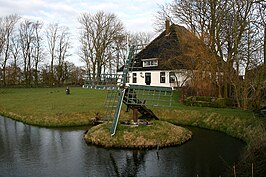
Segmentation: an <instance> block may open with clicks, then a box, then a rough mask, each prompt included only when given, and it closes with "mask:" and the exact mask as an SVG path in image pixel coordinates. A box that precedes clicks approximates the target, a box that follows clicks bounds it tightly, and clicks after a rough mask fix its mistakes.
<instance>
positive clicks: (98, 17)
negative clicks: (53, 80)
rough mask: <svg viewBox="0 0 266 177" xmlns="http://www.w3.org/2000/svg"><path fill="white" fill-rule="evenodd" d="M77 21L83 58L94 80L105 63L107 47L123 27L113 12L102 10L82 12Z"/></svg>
mask: <svg viewBox="0 0 266 177" xmlns="http://www.w3.org/2000/svg"><path fill="white" fill-rule="evenodd" d="M78 21H79V23H80V25H81V34H80V41H81V45H82V47H81V49H82V50H81V52H82V53H83V56H84V57H83V59H85V62H86V63H87V64H86V65H87V66H88V67H91V72H92V74H93V76H92V77H93V80H96V79H97V78H99V76H100V74H101V73H102V69H103V66H104V65H105V64H106V63H107V62H106V60H108V59H107V57H106V56H108V55H107V54H108V51H107V49H108V48H109V47H110V46H112V44H113V43H114V42H115V39H116V38H117V37H118V36H119V35H121V33H122V32H123V29H124V28H123V25H122V23H121V22H120V20H119V19H118V18H117V16H116V15H115V14H112V13H109V14H108V13H104V12H102V11H100V12H97V13H96V14H95V15H92V14H88V13H83V14H81V16H80V17H79V19H78ZM95 76H97V77H96V78H95Z"/></svg>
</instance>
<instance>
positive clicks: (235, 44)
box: [158, 0, 265, 107]
mask: <svg viewBox="0 0 266 177" xmlns="http://www.w3.org/2000/svg"><path fill="white" fill-rule="evenodd" d="M263 9H264V10H263ZM258 14H264V15H260V18H259V17H257V18H256V19H257V20H254V19H252V18H253V17H254V16H256V15H257V16H258ZM158 16H159V17H160V18H158V19H161V22H164V20H163V21H162V17H170V18H171V20H172V21H175V22H177V23H181V24H185V25H186V26H187V28H188V29H189V30H190V31H191V32H193V33H194V34H195V35H196V36H198V37H199V38H200V39H201V40H203V41H204V42H205V44H206V45H207V46H209V48H210V49H211V51H212V52H213V53H214V54H215V55H216V56H217V60H216V62H214V63H213V66H212V67H213V69H215V68H216V69H215V71H217V72H218V73H222V75H221V77H220V74H219V75H218V81H219V82H218V83H217V85H218V87H219V90H220V91H219V93H220V94H219V95H223V96H224V97H227V96H230V97H233V98H234V99H235V100H236V102H237V105H238V107H243V92H244V91H243V90H244V86H243V85H245V84H244V83H243V80H242V79H241V78H240V77H239V75H241V74H243V73H245V70H248V69H250V67H251V65H254V63H257V64H258V63H259V62H258V61H259V60H260V57H258V56H259V53H260V51H261V49H262V47H261V45H260V44H259V43H258V42H259V40H257V39H259V38H261V34H262V31H263V30H264V28H265V24H264V27H263V25H262V24H260V25H258V24H257V25H256V23H258V21H260V22H259V23H261V22H262V21H263V18H264V19H265V2H264V1H255V0H247V1H238V0H233V1H228V0H208V1H199V0H182V1H181V0H175V1H173V2H172V3H169V4H166V5H165V6H162V7H161V10H160V11H159V12H158ZM254 26H257V27H256V28H254ZM258 26H260V27H258ZM261 27H263V30H261V31H256V30H254V29H261ZM261 53H263V52H261ZM264 54H265V52H264ZM257 64H256V65H257ZM218 66H219V67H218ZM221 66H222V67H221ZM246 81H247V80H246ZM246 85H251V83H249V84H246ZM222 87H223V88H224V89H223V94H222V92H221V91H222V90H221V88H222ZM247 88H248V87H247ZM257 88H258V87H257ZM257 88H256V91H258V92H260V91H259V90H260V89H257ZM247 90H249V89H247Z"/></svg>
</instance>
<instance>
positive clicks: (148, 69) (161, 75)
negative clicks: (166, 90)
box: [128, 21, 217, 88]
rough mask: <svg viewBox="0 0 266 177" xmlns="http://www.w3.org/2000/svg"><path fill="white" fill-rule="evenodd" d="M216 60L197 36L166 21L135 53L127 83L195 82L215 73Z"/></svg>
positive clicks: (162, 84)
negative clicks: (159, 31)
mask: <svg viewBox="0 0 266 177" xmlns="http://www.w3.org/2000/svg"><path fill="white" fill-rule="evenodd" d="M215 63H216V57H214V55H212V54H211V52H210V51H209V49H208V48H207V46H206V45H205V44H204V43H203V42H202V41H201V40H200V39H199V38H198V37H196V36H195V35H194V34H193V33H191V32H190V31H188V30H187V29H186V28H185V27H183V26H179V25H176V24H172V25H170V22H169V21H166V23H165V30H164V31H163V32H162V33H161V34H160V35H159V36H158V37H156V38H155V39H154V40H153V41H152V42H151V43H150V44H148V45H147V46H146V47H145V48H144V49H143V50H141V51H140V52H139V53H138V54H137V55H136V57H135V60H134V63H133V68H132V70H131V71H130V72H129V79H128V82H129V84H139V85H151V86H167V87H174V88H175V87H182V86H185V85H187V84H192V82H191V81H192V79H193V78H196V77H198V76H197V75H200V78H203V79H204V78H206V77H210V75H211V73H212V72H214V74H213V75H216V71H215V70H216V68H214V67H213V66H217V65H216V64H215ZM199 71H200V72H199ZM197 73H199V74H197ZM204 80H206V79H204ZM194 84H195V83H194Z"/></svg>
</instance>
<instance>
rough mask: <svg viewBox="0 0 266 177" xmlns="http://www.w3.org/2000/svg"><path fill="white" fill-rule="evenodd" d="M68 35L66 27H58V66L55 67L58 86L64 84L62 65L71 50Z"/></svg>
mask: <svg viewBox="0 0 266 177" xmlns="http://www.w3.org/2000/svg"><path fill="white" fill-rule="evenodd" d="M69 40H70V33H69V29H68V28H67V27H64V26H63V27H60V30H59V41H58V48H57V55H58V61H57V62H58V65H57V70H56V71H57V73H56V74H57V82H58V84H63V82H64V77H63V76H64V69H63V68H64V63H65V59H66V57H67V56H70V54H69V53H68V51H69V49H70V48H71V45H70V41H69Z"/></svg>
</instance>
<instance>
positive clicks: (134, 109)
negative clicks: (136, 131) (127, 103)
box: [133, 107, 138, 122]
mask: <svg viewBox="0 0 266 177" xmlns="http://www.w3.org/2000/svg"><path fill="white" fill-rule="evenodd" d="M133 121H134V122H137V121H138V109H137V108H135V107H133Z"/></svg>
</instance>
